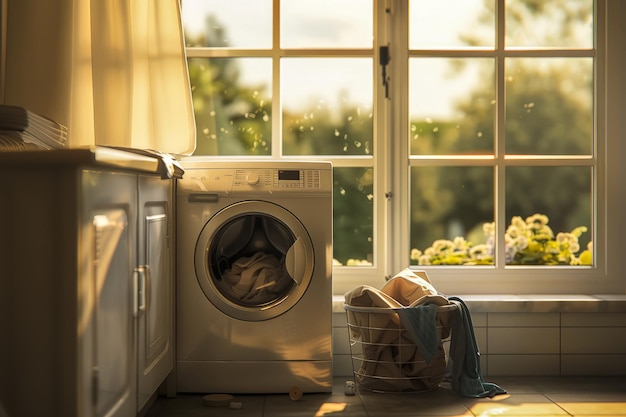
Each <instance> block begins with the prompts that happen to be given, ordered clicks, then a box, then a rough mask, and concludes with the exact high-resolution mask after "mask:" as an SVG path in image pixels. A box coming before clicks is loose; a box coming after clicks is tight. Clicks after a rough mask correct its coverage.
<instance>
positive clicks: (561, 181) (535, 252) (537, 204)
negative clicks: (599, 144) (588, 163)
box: [505, 167, 592, 265]
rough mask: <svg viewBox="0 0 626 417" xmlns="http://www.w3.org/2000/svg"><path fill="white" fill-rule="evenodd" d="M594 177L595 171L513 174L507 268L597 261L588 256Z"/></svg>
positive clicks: (508, 177) (510, 173) (548, 170)
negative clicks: (583, 253) (516, 265)
mask: <svg viewBox="0 0 626 417" xmlns="http://www.w3.org/2000/svg"><path fill="white" fill-rule="evenodd" d="M591 178H592V175H591V168H589V167H509V168H508V169H507V173H506V218H507V219H508V220H509V221H510V222H511V223H510V224H509V225H507V230H506V231H505V232H506V236H505V244H506V256H507V259H506V262H507V264H525V265H570V264H578V263H580V262H582V263H590V262H591V259H590V256H589V255H588V254H585V255H582V252H583V251H584V250H586V249H587V245H588V244H589V242H590V241H591V236H592V235H591V224H592V223H591V205H592V204H591V201H592V200H591V195H592V191H591ZM515 216H518V217H519V218H517V219H514V217H515ZM578 227H584V229H577V228H578ZM560 232H564V233H568V234H566V235H561V236H559V235H558V234H559V233H560ZM572 232H573V233H572ZM579 233H580V236H578V234H579ZM581 255H582V260H581Z"/></svg>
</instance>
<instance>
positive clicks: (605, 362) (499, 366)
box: [333, 306, 626, 376]
mask: <svg viewBox="0 0 626 417" xmlns="http://www.w3.org/2000/svg"><path fill="white" fill-rule="evenodd" d="M472 320H473V323H474V333H475V335H476V340H477V341H478V345H479V349H480V352H481V367H482V371H483V375H485V376H489V375H492V376H499V375H507V376H510V375H530V376H555V375H626V312H608V313H607V312H580V313H579V312H528V313H526V312H515V313H510V312H472ZM333 358H334V373H335V376H350V375H352V363H351V359H350V344H349V342H348V330H347V322H346V315H345V312H343V311H341V310H339V309H338V308H337V306H335V310H334V314H333Z"/></svg>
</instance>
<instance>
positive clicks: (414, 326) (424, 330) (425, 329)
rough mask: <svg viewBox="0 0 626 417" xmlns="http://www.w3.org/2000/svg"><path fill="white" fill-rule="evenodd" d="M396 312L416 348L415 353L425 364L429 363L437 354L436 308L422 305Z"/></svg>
mask: <svg viewBox="0 0 626 417" xmlns="http://www.w3.org/2000/svg"><path fill="white" fill-rule="evenodd" d="M397 311H398V315H399V316H400V321H401V322H402V325H403V326H404V328H405V329H406V330H407V331H408V332H409V335H410V336H411V340H413V342H414V343H415V345H416V346H417V351H418V352H419V353H420V355H422V357H423V358H424V360H425V361H426V363H430V361H431V360H432V358H433V357H434V356H435V353H437V347H438V346H439V342H440V340H439V336H438V335H437V306H436V305H435V304H422V305H419V306H415V307H406V308H403V309H400V310H397Z"/></svg>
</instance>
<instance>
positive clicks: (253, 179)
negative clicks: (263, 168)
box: [246, 172, 259, 185]
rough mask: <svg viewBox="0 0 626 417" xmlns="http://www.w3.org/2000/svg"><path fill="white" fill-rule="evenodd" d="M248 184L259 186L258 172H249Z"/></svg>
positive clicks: (247, 176)
mask: <svg viewBox="0 0 626 417" xmlns="http://www.w3.org/2000/svg"><path fill="white" fill-rule="evenodd" d="M246 182H247V183H248V184H250V185H256V184H258V183H259V174H257V173H256V172H249V173H248V175H246Z"/></svg>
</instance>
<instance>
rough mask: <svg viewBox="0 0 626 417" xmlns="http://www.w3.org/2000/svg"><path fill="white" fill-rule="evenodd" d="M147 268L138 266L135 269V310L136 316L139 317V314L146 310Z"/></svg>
mask: <svg viewBox="0 0 626 417" xmlns="http://www.w3.org/2000/svg"><path fill="white" fill-rule="evenodd" d="M146 269H147V267H146V266H138V267H137V268H135V274H134V275H135V279H134V280H133V281H134V286H135V297H134V303H135V306H134V310H135V315H137V316H138V315H139V313H141V312H143V311H145V310H146V273H147V270H146Z"/></svg>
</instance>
